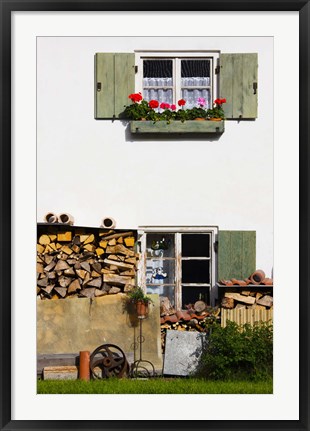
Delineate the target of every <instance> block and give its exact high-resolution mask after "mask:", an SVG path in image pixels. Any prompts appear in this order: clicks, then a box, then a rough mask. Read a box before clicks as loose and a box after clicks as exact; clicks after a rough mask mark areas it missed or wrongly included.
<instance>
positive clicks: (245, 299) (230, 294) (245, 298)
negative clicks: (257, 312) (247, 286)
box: [225, 292, 255, 304]
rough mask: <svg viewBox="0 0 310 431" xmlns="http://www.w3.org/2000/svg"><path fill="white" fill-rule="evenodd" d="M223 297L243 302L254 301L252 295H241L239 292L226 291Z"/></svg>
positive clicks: (250, 302) (252, 302)
mask: <svg viewBox="0 0 310 431" xmlns="http://www.w3.org/2000/svg"><path fill="white" fill-rule="evenodd" d="M225 298H232V299H234V300H236V301H239V302H243V303H245V304H254V303H255V298H253V297H252V296H243V295H240V293H234V292H226V293H225Z"/></svg>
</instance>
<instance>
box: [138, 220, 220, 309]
mask: <svg viewBox="0 0 310 431" xmlns="http://www.w3.org/2000/svg"><path fill="white" fill-rule="evenodd" d="M218 231H219V229H218V227H217V226H197V227H192V226H173V227H171V226H141V227H139V228H138V241H137V243H138V248H139V252H140V253H141V259H140V260H139V266H138V271H137V283H138V285H139V286H141V287H142V288H143V290H144V291H145V292H146V286H147V283H146V263H147V259H150V258H148V257H147V252H146V238H147V234H163V235H165V234H174V235H175V283H174V284H175V309H176V310H181V309H182V285H187V286H188V287H190V286H199V285H200V286H206V287H208V288H209V297H210V305H211V306H214V305H215V300H216V299H217V285H216V280H217V278H216V277H217V270H216V268H217V266H216V265H217V261H216V247H215V244H216V241H217V237H218ZM183 234H209V235H210V257H209V258H208V259H209V260H210V261H211V265H210V282H209V283H183V284H182V253H181V250H182V249H181V241H182V235H183ZM200 258H202V256H201V257H200ZM183 259H184V260H185V259H186V260H195V259H196V260H201V259H199V257H198V259H197V258H195V257H185V258H183ZM204 260H206V259H204Z"/></svg>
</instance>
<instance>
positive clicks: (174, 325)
mask: <svg viewBox="0 0 310 431" xmlns="http://www.w3.org/2000/svg"><path fill="white" fill-rule="evenodd" d="M185 308H186V309H185V310H181V311H176V310H175V309H174V308H173V307H172V306H171V303H170V301H169V299H168V298H167V297H162V298H161V300H160V311H161V347H162V352H163V353H164V351H165V339H166V332H167V330H176V331H196V332H206V331H207V329H208V327H209V326H210V324H212V323H213V322H215V321H217V320H219V319H220V311H221V310H220V308H219V307H209V306H208V305H207V304H206V303H205V302H204V301H197V302H195V303H194V304H188V305H186V306H185Z"/></svg>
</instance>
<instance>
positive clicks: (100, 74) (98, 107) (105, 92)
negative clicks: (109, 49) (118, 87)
mask: <svg viewBox="0 0 310 431" xmlns="http://www.w3.org/2000/svg"><path fill="white" fill-rule="evenodd" d="M95 74H96V76H95V118H113V116H114V78H115V74H114V53H97V54H96V55H95ZM98 85H99V86H100V89H99V88H98V89H97V86H98Z"/></svg>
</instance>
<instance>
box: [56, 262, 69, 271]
mask: <svg viewBox="0 0 310 431" xmlns="http://www.w3.org/2000/svg"><path fill="white" fill-rule="evenodd" d="M68 268H70V266H69V265H68V264H67V263H66V262H65V261H64V260H59V261H58V262H57V263H56V266H55V271H63V270H64V269H68Z"/></svg>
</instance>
